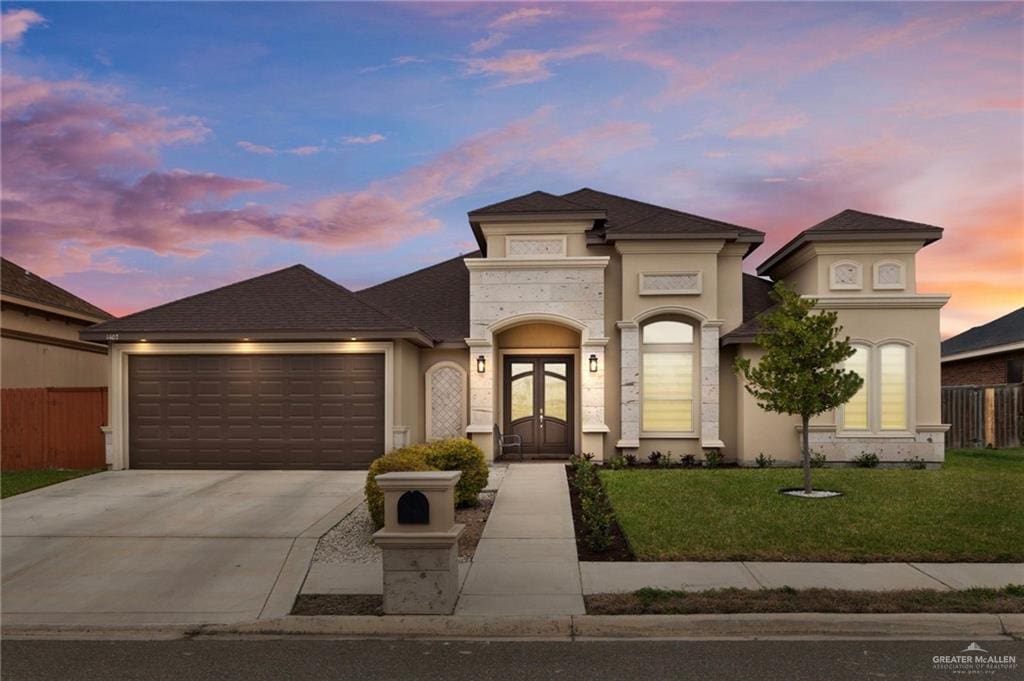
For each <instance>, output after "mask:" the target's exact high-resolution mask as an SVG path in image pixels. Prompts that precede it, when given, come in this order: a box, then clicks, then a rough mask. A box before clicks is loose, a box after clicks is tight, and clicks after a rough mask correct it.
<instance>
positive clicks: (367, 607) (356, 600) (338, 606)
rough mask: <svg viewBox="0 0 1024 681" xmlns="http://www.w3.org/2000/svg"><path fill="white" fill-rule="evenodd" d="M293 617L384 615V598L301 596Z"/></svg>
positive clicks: (365, 596) (379, 596) (295, 606)
mask: <svg viewBox="0 0 1024 681" xmlns="http://www.w3.org/2000/svg"><path fill="white" fill-rule="evenodd" d="M292 614H293V615H306V616H311V615H383V614H384V597H383V596H381V595H353V594H299V597H298V598H296V599H295V605H294V606H293V607H292Z"/></svg>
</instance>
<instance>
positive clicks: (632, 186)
mask: <svg viewBox="0 0 1024 681" xmlns="http://www.w3.org/2000/svg"><path fill="white" fill-rule="evenodd" d="M2 10H3V23H2V42H3V46H2V59H3V69H2V71H3V73H2V92H0V94H2V123H3V136H2V159H0V165H2V179H3V187H2V193H3V203H2V215H0V219H2V224H0V236H2V249H3V253H4V255H5V257H8V258H10V259H12V260H14V261H15V262H17V263H18V264H20V265H23V266H25V267H28V268H29V269H32V270H34V271H36V272H37V273H39V274H41V275H42V276H45V277H47V278H50V279H51V280H52V281H54V282H56V283H58V284H59V285H61V286H63V287H65V288H67V289H69V290H71V291H73V292H74V293H76V294H78V295H80V296H82V297H84V298H85V299H87V300H89V301H91V302H93V303H95V304H97V305H99V306H101V307H103V308H105V309H107V310H109V311H111V312H113V313H114V314H118V315H121V314H126V313H129V312H133V311H136V310H139V309H144V308H147V307H150V306H153V305H156V304H159V303H162V302H166V301H168V300H173V299H177V298H180V297H183V296H186V295H191V294H193V293H197V292H200V291H203V290H207V289H210V288H213V287H216V286H220V285H223V284H227V283H231V282H233V281H238V280H240V279H244V278H248V277H251V276H255V275H258V274H261V273H264V272H268V271H272V270H275V269H280V268H282V267H286V266H288V265H292V264H295V263H300V262H301V263H304V264H306V265H308V266H310V267H312V268H313V269H315V270H317V271H319V272H321V273H322V274H324V275H326V276H328V277H331V278H332V279H334V280H336V281H338V282H339V283H341V284H343V285H345V286H348V287H349V288H352V289H359V288H363V287H365V286H369V285H372V284H375V283H378V282H380V281H384V280H386V279H390V278H392V277H394V276H397V275H399V274H403V273H405V272H409V271H412V270H415V269H418V268H420V267H424V266H426V265H429V264H432V263H434V262H439V261H441V260H445V259H447V258H450V257H454V256H456V255H458V254H460V253H465V252H468V251H471V250H473V249H475V248H476V246H475V243H474V242H473V238H472V235H471V233H470V230H469V226H468V224H467V221H466V212H467V211H469V210H472V209H474V208H478V207H481V206H484V205H487V204H489V203H493V202H495V201H499V200H502V199H505V198H510V197H512V196H516V195H519V194H523V193H527V192H530V191H533V190H536V189H541V190H544V191H548V192H552V193H565V192H569V191H572V190H575V189H577V188H580V187H584V186H588V187H592V188H595V189H599V190H602V191H606V192H610V193H613V194H620V195H624V196H628V197H631V198H636V199H641V200H645V201H649V202H652V203H657V204H660V205H666V206H670V207H673V208H678V209H680V210H685V211H688V212H691V213H696V214H699V215H705V216H708V217H712V218H716V219H720V220H725V221H729V222H734V223H737V224H741V225H744V226H748V227H752V228H755V229H760V230H763V231H765V232H766V233H767V237H766V240H765V243H764V244H763V245H762V246H761V247H760V248H759V249H757V250H756V251H755V252H754V253H753V254H751V255H750V256H749V257H748V258H747V261H746V268H747V270H748V271H753V269H754V268H755V267H756V266H757V264H758V263H759V262H761V261H762V260H764V259H765V258H767V257H768V256H769V255H771V253H773V252H774V251H775V250H776V249H777V248H778V247H779V246H781V245H782V244H783V243H785V242H786V241H787V240H788V239H790V238H791V237H792V236H793V235H794V234H796V233H798V232H799V231H801V230H802V229H805V228H807V227H810V226H812V225H814V224H815V223H817V222H819V221H821V220H823V219H825V218H827V217H829V216H831V215H834V214H835V213H838V212H839V211H841V210H843V209H846V208H855V209H859V210H863V211H868V212H874V213H881V214H884V215H890V216H893V217H899V218H904V219H907V220H914V221H919V222H925V223H928V224H935V225H939V226H941V227H943V228H945V230H946V231H945V235H944V238H943V239H942V241H940V242H938V243H936V244H933V245H931V246H929V247H927V248H925V249H924V250H923V251H922V252H921V253H920V254H919V256H918V271H917V279H918V289H919V290H920V291H923V292H935V293H951V294H952V296H953V297H952V299H951V300H950V302H949V304H948V305H947V307H946V308H945V309H944V310H943V313H942V332H943V335H944V336H949V335H951V334H954V333H958V332H960V331H962V330H964V329H966V328H969V327H971V326H974V325H977V324H980V323H984V322H986V321H988V320H991V319H993V318H995V317H998V316H1000V315H1002V314H1005V313H1006V312H1009V311H1011V310H1013V309H1015V308H1017V307H1020V306H1021V305H1024V283H1022V282H1024V118H1022V109H1024V42H1022V41H1024V30H1022V29H1024V5H1022V4H1019V3H992V4H990V3H984V2H977V3H954V4H945V3H932V2H928V3H907V4H903V3H867V4H856V3H792V4H790V3H777V4H769V3H746V4H724V3H685V4H648V3H642V2H638V3H628V4H626V3H621V4H589V3H570V4H537V3H529V4H497V3H455V4H447V3H445V4H442V3H414V4H402V3H386V4H385V3H376V4H375V3H366V4H364V3H350V4H342V3H187V2H176V3H89V2H75V3H15V2H5V3H3V5H2Z"/></svg>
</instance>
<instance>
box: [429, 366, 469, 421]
mask: <svg viewBox="0 0 1024 681" xmlns="http://www.w3.org/2000/svg"><path fill="white" fill-rule="evenodd" d="M426 393H427V399H426V407H427V409H426V411H427V413H426V429H427V440H439V439H442V438H448V437H463V436H465V433H466V370H465V369H463V368H462V367H461V366H459V365H458V364H456V363H455V362H438V363H437V364H435V365H433V366H432V367H430V368H429V369H427V376H426Z"/></svg>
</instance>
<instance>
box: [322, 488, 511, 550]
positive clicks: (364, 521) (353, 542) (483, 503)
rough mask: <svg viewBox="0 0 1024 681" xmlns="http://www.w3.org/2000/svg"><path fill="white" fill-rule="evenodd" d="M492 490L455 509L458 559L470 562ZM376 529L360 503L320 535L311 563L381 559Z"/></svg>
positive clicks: (491, 498)
mask: <svg viewBox="0 0 1024 681" xmlns="http://www.w3.org/2000/svg"><path fill="white" fill-rule="evenodd" d="M494 496H495V493H494V492H481V493H480V496H479V497H478V501H477V505H476V506H465V507H462V508H456V509H455V522H457V523H463V524H464V525H465V526H466V529H465V531H463V533H462V536H460V537H459V560H460V561H463V562H469V561H470V560H472V559H473V554H474V553H476V546H477V544H479V543H480V535H481V534H483V531H484V525H486V524H487V518H488V517H489V516H490V514H491V508H492V507H493V506H494ZM374 532H375V529H374V526H373V521H372V520H371V519H370V513H369V511H368V510H367V508H366V504H365V503H362V504H360V505H359V506H357V507H356V508H355V510H353V511H352V512H351V513H349V514H348V515H347V516H345V518H343V519H342V521H341V522H339V523H338V524H337V525H335V526H334V527H332V528H331V529H330V530H328V531H327V533H326V534H325V535H324V536H323V537H321V538H320V541H319V543H318V544H317V546H316V551H315V552H314V553H313V562H314V563H373V562H379V561H380V560H381V554H380V549H379V548H377V546H376V545H374V543H373V533H374Z"/></svg>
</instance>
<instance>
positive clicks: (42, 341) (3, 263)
mask: <svg viewBox="0 0 1024 681" xmlns="http://www.w3.org/2000/svg"><path fill="white" fill-rule="evenodd" d="M108 319H112V316H111V315H110V314H108V313H107V312H105V311H104V310H101V309H100V308H98V307H96V306H95V305H93V304H92V303H89V302H87V301H85V300H82V299H81V298H79V297H78V296H76V295H74V294H73V293H70V292H69V291H66V290H64V289H62V288H61V287H59V286H57V285H56V284H54V283H52V282H50V281H47V280H46V279H44V278H42V277H40V276H39V275H38V274H35V273H33V272H30V271H29V270H27V269H25V268H24V267H21V266H20V265H17V264H15V263H13V262H11V261H10V260H7V259H6V258H0V337H2V338H0V363H2V366H0V386H2V387H3V388H95V387H102V386H105V385H107V378H108V376H109V374H110V363H109V361H108V360H107V346H106V345H105V344H102V343H95V342H92V341H83V340H80V339H79V337H78V334H79V332H80V331H81V330H82V329H85V328H88V327H90V326H92V325H93V324H96V323H97V322H103V321H106V320H108Z"/></svg>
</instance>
